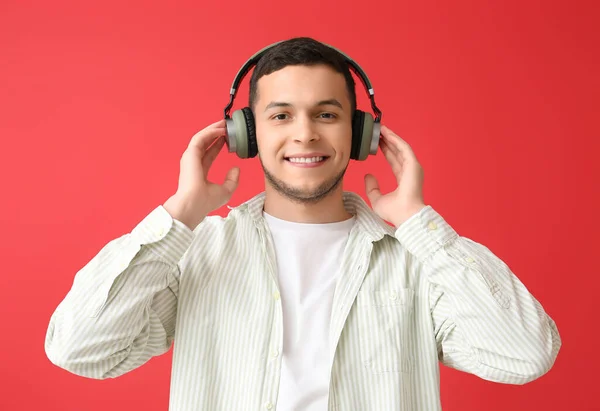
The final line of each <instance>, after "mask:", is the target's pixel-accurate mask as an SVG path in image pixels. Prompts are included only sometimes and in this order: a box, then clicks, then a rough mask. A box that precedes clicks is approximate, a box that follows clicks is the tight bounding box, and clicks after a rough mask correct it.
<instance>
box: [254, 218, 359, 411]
mask: <svg viewBox="0 0 600 411" xmlns="http://www.w3.org/2000/svg"><path fill="white" fill-rule="evenodd" d="M263 215H264V217H265V220H266V222H267V224H268V226H269V229H270V231H271V235H272V237H273V244H274V245H275V254H276V257H277V271H278V279H279V291H280V295H281V303H282V307H283V354H282V366H281V379H280V383H279V395H278V396H277V411H299V410H302V411H325V410H327V405H328V400H329V398H328V392H329V379H330V372H331V365H332V360H333V359H332V358H329V346H328V345H329V343H328V341H329V322H330V318H331V306H332V302H333V293H334V291H335V286H336V282H337V278H338V271H339V267H340V265H341V263H340V261H341V259H342V255H343V253H344V248H345V247H346V242H347V240H348V235H349V234H350V230H351V229H352V226H353V225H354V222H355V220H356V217H352V218H350V219H348V220H345V221H341V222H337V223H326V224H304V223H294V222H289V221H285V220H281V219H278V218H275V217H273V216H271V215H269V214H267V213H263Z"/></svg>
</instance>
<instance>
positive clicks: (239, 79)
mask: <svg viewBox="0 0 600 411" xmlns="http://www.w3.org/2000/svg"><path fill="white" fill-rule="evenodd" d="M284 41H286V40H282V41H278V42H276V43H273V44H271V45H269V46H267V47H264V48H263V49H261V50H259V51H257V52H256V53H254V54H253V55H252V56H251V57H250V58H249V59H248V61H246V63H244V65H243V66H242V68H240V70H239V71H238V73H237V74H236V76H235V78H234V80H233V83H232V85H231V89H230V90H229V104H228V105H227V107H225V110H224V112H225V113H224V114H225V118H226V119H227V118H230V117H229V112H230V111H231V107H232V106H233V100H234V99H235V96H236V94H237V90H238V87H239V85H240V83H241V82H242V80H243V79H244V77H246V74H248V72H249V71H250V69H251V68H252V67H253V66H255V65H256V64H257V63H258V61H259V60H260V59H261V58H262V56H263V55H264V54H265V53H266V52H267V51H268V50H270V49H271V48H273V47H275V46H276V45H278V44H280V43H283V42H284ZM321 44H324V45H325V46H327V47H329V48H331V49H333V50H335V51H337V52H338V53H340V54H341V55H342V56H343V57H344V60H346V63H348V65H349V66H350V68H352V69H353V71H354V72H355V73H356V75H357V76H358V78H360V80H361V82H362V83H363V86H364V87H365V89H366V90H367V93H369V99H370V100H371V108H372V109H373V112H374V113H375V115H376V119H375V121H376V122H380V121H381V110H379V109H378V108H377V105H376V104H375V91H374V90H373V87H372V86H371V82H370V81H369V77H367V74H366V73H365V72H364V70H363V69H362V68H361V67H360V66H359V65H358V63H356V62H355V61H354V60H352V59H351V58H350V57H349V56H348V55H346V54H345V53H344V52H342V51H341V50H338V49H337V48H335V47H333V46H331V45H329V44H326V43H321Z"/></svg>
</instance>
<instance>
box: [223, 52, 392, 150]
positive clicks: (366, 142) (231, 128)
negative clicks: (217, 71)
mask: <svg viewBox="0 0 600 411" xmlns="http://www.w3.org/2000/svg"><path fill="white" fill-rule="evenodd" d="M279 43H282V41H279V42H277V43H273V44H271V45H270V46H267V47H265V48H263V49H262V50H260V51H258V52H257V53H255V54H254V55H253V56H252V57H250V59H249V60H248V61H246V63H245V64H244V65H243V66H242V68H241V69H240V70H239V71H238V73H237V75H236V76H235V79H234V80H233V84H232V85H231V90H230V91H229V94H230V98H229V104H228V105H227V107H225V122H226V124H227V136H226V139H225V142H226V144H227V148H228V150H229V152H230V153H233V152H235V153H236V154H237V155H238V156H239V157H240V158H252V157H254V156H256V154H257V153H258V146H257V143H256V128H255V125H254V116H253V114H252V110H251V109H250V107H244V108H242V109H241V110H236V111H234V112H233V114H232V115H231V117H230V116H229V112H230V110H231V107H232V106H233V100H234V98H235V95H236V93H237V90H238V87H239V85H240V83H241V82H242V80H243V79H244V77H245V76H246V74H248V72H249V71H250V69H251V68H252V67H253V66H255V65H256V64H257V63H258V61H259V60H260V58H261V57H262V56H263V55H264V54H265V53H266V52H267V51H268V50H269V49H271V48H272V47H274V46H276V45H277V44H279ZM323 44H324V43H323ZM325 45H326V46H328V47H330V48H331V49H333V50H335V51H337V52H338V53H340V54H341V55H342V56H343V57H344V59H345V60H346V62H347V63H348V65H349V66H350V68H351V69H353V71H354V72H355V73H356V75H357V76H358V77H359V78H360V79H361V81H362V83H363V85H364V86H365V89H366V90H367V91H368V93H369V98H370V100H371V108H372V109H373V112H374V113H375V114H376V117H375V119H373V116H372V115H371V114H370V113H365V112H364V111H360V110H355V111H354V116H353V118H352V148H351V150H350V158H351V159H353V160H365V159H366V158H367V157H368V156H369V154H376V153H377V147H378V146H379V135H380V131H381V111H380V110H379V109H378V108H377V106H376V105H375V92H374V91H373V87H372V86H371V82H370V81H369V78H368V77H367V75H366V74H365V72H364V71H363V70H362V69H361V68H360V66H359V65H358V64H357V63H356V62H355V61H354V60H352V59H351V58H350V57H348V56H347V55H346V54H344V53H343V52H341V51H340V50H338V49H336V48H335V47H333V46H330V45H328V44H325Z"/></svg>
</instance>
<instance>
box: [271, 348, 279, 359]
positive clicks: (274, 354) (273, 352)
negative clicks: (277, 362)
mask: <svg viewBox="0 0 600 411" xmlns="http://www.w3.org/2000/svg"><path fill="white" fill-rule="evenodd" d="M278 355H279V350H273V351H271V356H272V357H273V358H277V356H278Z"/></svg>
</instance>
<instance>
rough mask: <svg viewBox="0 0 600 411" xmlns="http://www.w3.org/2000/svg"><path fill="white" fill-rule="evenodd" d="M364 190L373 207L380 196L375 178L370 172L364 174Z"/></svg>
mask: <svg viewBox="0 0 600 411" xmlns="http://www.w3.org/2000/svg"><path fill="white" fill-rule="evenodd" d="M365 191H366V192H367V197H368V198H369V201H370V202H371V207H373V204H374V203H375V202H377V200H378V199H379V197H381V191H379V183H378V182H377V179H376V178H375V177H374V176H373V175H371V174H367V175H365Z"/></svg>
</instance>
